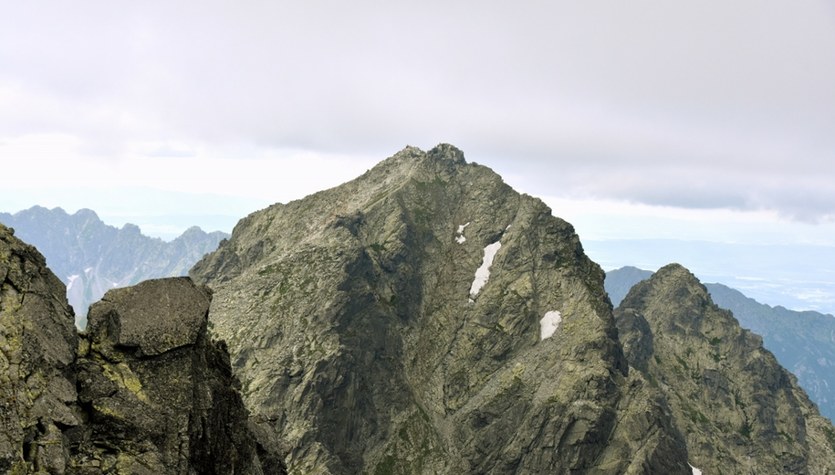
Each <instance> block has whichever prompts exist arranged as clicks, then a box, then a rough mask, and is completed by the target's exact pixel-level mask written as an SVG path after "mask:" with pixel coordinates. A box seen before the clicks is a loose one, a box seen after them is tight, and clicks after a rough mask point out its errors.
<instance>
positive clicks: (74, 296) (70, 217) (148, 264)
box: [0, 206, 228, 329]
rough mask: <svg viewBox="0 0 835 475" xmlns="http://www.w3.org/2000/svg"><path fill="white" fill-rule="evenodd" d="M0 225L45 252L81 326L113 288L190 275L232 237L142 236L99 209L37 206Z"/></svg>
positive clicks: (195, 233) (3, 216) (5, 217)
mask: <svg viewBox="0 0 835 475" xmlns="http://www.w3.org/2000/svg"><path fill="white" fill-rule="evenodd" d="M0 223H3V224H5V225H7V226H10V227H13V228H15V230H16V233H17V236H18V237H19V238H20V239H23V240H24V241H26V242H28V243H30V244H33V245H34V246H36V247H37V248H38V250H39V251H40V252H42V253H43V255H44V256H46V259H47V262H48V264H49V267H50V269H52V271H53V272H55V274H56V275H57V276H58V277H59V278H60V279H61V281H62V282H64V284H66V285H67V298H68V299H69V302H70V305H72V307H73V308H74V309H75V312H76V314H77V317H78V321H77V322H76V323H77V325H78V327H79V328H82V329H83V328H84V327H85V326H86V324H87V320H86V316H87V308H88V307H89V306H90V304H91V303H93V302H95V301H97V300H99V299H100V298H101V297H102V296H103V295H104V293H105V292H107V291H108V290H110V289H112V288H113V287H125V286H129V285H134V284H136V283H139V282H141V281H143V280H145V279H152V278H159V277H175V276H183V275H186V273H187V272H188V269H189V268H190V267H191V266H192V265H194V263H195V262H197V261H198V260H199V259H200V258H201V257H203V255H205V254H206V253H207V252H210V251H213V250H215V249H216V248H217V245H218V243H219V242H220V241H221V240H222V239H224V238H226V237H228V236H227V235H226V234H225V233H221V232H213V233H206V232H204V231H202V230H201V229H200V228H198V227H192V228H189V229H188V230H186V231H185V232H184V233H183V234H182V235H181V236H179V237H178V238H176V239H174V240H173V241H171V242H165V241H163V240H161V239H157V238H151V237H148V236H145V235H143V234H142V233H141V232H140V230H139V228H138V227H137V226H135V225H133V224H125V225H124V226H123V227H122V228H121V229H118V228H115V227H113V226H108V225H107V224H105V223H103V222H102V221H101V220H100V219H99V217H98V216H97V215H96V213H95V212H93V211H92V210H89V209H81V210H79V211H77V212H76V213H75V214H67V213H66V212H65V211H64V210H63V209H61V208H55V209H52V210H49V209H46V208H43V207H40V206H34V207H32V208H29V209H27V210H23V211H20V212H17V213H15V214H8V213H0Z"/></svg>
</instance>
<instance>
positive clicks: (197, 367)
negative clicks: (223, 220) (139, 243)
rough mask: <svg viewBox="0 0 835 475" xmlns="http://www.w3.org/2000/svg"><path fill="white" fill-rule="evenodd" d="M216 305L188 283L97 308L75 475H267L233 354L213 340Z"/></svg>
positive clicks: (149, 287)
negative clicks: (211, 314) (210, 319)
mask: <svg viewBox="0 0 835 475" xmlns="http://www.w3.org/2000/svg"><path fill="white" fill-rule="evenodd" d="M210 301H211V293H210V292H209V290H208V289H206V288H205V287H197V286H195V285H194V283H193V282H192V281H191V279H189V278H187V277H183V278H171V279H158V280H149V281H145V282H142V283H140V284H138V285H136V286H134V287H128V288H124V289H114V290H111V291H109V292H107V293H106V294H105V296H104V298H103V299H102V300H101V301H100V302H98V303H95V304H93V306H92V307H91V309H90V314H89V326H88V328H89V334H88V335H87V337H86V340H85V341H83V342H82V351H81V352H80V354H79V359H78V363H77V367H78V382H79V384H78V387H79V402H80V404H81V405H82V407H84V408H85V409H86V412H87V413H88V414H89V421H87V424H85V425H84V426H82V427H79V428H76V429H74V430H73V431H71V432H70V433H69V434H68V437H69V440H70V444H71V452H72V453H73V457H72V460H71V466H72V468H73V470H74V471H76V472H78V473H98V472H99V471H103V472H105V473H108V472H112V473H148V474H166V473H170V474H185V473H201V474H204V473H205V474H209V473H228V474H231V473H244V474H249V473H263V467H262V464H261V462H260V460H259V454H258V446H257V443H256V441H255V439H254V437H253V435H252V434H251V432H250V430H249V427H248V425H247V424H248V422H247V421H248V414H247V412H246V410H245V409H244V406H243V403H242V402H241V399H240V396H239V394H238V393H237V392H236V391H235V387H236V381H235V380H234V378H233V377H232V374H231V368H230V366H229V361H228V356H227V353H226V351H225V348H224V347H223V345H222V344H216V343H213V342H211V341H210V339H209V338H208V335H207V314H208V309H209V303H210ZM281 471H282V469H281V467H280V466H276V467H275V470H274V471H272V472H269V473H281Z"/></svg>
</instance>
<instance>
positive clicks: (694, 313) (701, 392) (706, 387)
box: [615, 265, 835, 474]
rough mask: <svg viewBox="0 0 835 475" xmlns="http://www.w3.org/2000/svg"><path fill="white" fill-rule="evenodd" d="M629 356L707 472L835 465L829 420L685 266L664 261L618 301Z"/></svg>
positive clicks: (812, 469) (834, 434) (825, 469)
mask: <svg viewBox="0 0 835 475" xmlns="http://www.w3.org/2000/svg"><path fill="white" fill-rule="evenodd" d="M615 320H616V322H617V325H618V330H619V332H620V339H621V342H622V343H623V347H624V351H625V353H626V356H627V358H628V360H629V363H630V365H631V366H632V367H633V368H634V369H636V370H637V371H639V372H641V373H642V374H643V375H644V376H645V377H646V378H647V379H648V380H650V381H651V382H652V385H653V386H654V387H657V388H659V389H661V390H662V391H663V393H664V394H665V396H666V399H667V401H668V402H669V404H670V407H671V409H672V412H673V416H674V421H675V425H676V427H678V429H679V430H680V431H681V432H682V433H683V434H684V437H685V440H686V441H687V449H688V452H689V454H690V459H691V463H692V464H693V465H695V466H698V467H699V468H700V469H702V470H703V471H704V473H711V474H713V473H717V474H721V473H727V474H769V473H774V474H781V473H813V474H825V473H835V430H833V428H832V425H831V424H830V422H829V421H828V420H827V419H826V418H824V417H822V416H820V414H818V411H817V408H816V407H815V405H814V404H813V403H812V402H811V401H809V399H808V397H807V396H806V394H805V393H804V392H803V390H802V389H800V387H799V386H798V385H797V382H796V379H795V378H794V376H792V375H791V374H790V373H789V372H788V371H786V370H785V369H783V368H782V367H781V366H780V365H779V364H778V363H777V360H776V359H775V358H774V356H773V355H772V354H771V353H770V352H769V351H767V350H766V349H764V348H763V346H762V339H761V338H760V337H759V336H757V335H755V334H753V333H751V332H749V331H747V330H744V329H742V328H741V327H740V326H739V323H738V322H737V321H736V319H735V318H734V317H733V315H732V314H731V313H730V312H728V311H727V310H723V309H721V308H719V307H718V306H716V305H715V304H714V303H713V301H712V300H711V298H710V296H709V295H708V292H707V289H706V288H705V287H704V286H703V285H701V283H699V281H698V280H697V279H696V278H695V276H693V275H692V274H691V273H690V272H689V271H688V270H687V269H685V268H683V267H681V266H679V265H669V266H666V267H664V268H662V269H660V270H658V272H656V273H655V274H654V275H653V276H652V277H651V278H650V279H649V280H646V281H642V282H640V283H638V284H637V285H635V287H633V288H632V290H630V291H629V293H628V294H627V296H626V297H625V298H624V299H623V301H622V302H621V304H620V306H619V307H618V308H617V310H616V311H615Z"/></svg>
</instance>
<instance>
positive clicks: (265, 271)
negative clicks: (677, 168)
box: [191, 144, 687, 475]
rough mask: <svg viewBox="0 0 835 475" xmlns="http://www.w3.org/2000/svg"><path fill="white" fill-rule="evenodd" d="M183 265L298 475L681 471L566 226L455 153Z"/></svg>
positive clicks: (682, 462) (237, 234)
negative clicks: (204, 292)
mask: <svg viewBox="0 0 835 475" xmlns="http://www.w3.org/2000/svg"><path fill="white" fill-rule="evenodd" d="M191 275H192V276H193V278H195V280H197V281H198V282H200V283H206V284H208V285H209V286H210V287H211V288H212V289H213V290H214V292H215V294H214V295H215V298H214V299H213V301H212V307H211V310H210V318H211V321H212V323H213V329H214V331H215V332H216V334H217V335H218V336H219V337H220V338H222V339H224V340H225V341H226V342H227V343H228V345H229V349H230V351H231V354H232V361H233V365H234V367H235V368H236V371H237V374H238V375H239V376H240V378H241V381H242V385H243V387H244V388H245V389H244V393H245V395H246V396H245V397H246V401H247V404H248V406H249V408H250V410H251V411H252V413H253V414H256V417H259V418H261V419H262V420H265V421H281V422H280V423H275V422H269V423H268V424H269V425H270V426H269V427H266V428H265V430H267V431H270V432H272V433H273V434H274V435H275V436H276V437H278V438H281V439H282V441H283V443H284V444H285V445H286V446H287V447H292V449H291V453H290V454H288V462H289V464H290V470H291V472H292V471H295V472H298V473H330V474H334V475H337V474H347V473H409V474H412V473H415V474H416V473H454V472H461V473H513V472H514V471H515V470H514V469H513V467H516V469H518V470H520V471H524V472H528V473H569V472H578V473H579V472H593V471H595V470H599V471H600V472H601V473H627V472H630V471H631V470H635V469H637V467H641V466H644V467H647V466H649V467H652V468H654V469H655V470H654V471H656V472H657V473H683V470H685V469H686V467H687V465H686V460H687V456H686V453H685V452H684V448H683V443H679V442H680V435H678V434H677V433H676V432H675V431H674V430H673V429H672V427H671V426H670V425H669V424H668V423H667V422H669V420H668V419H665V417H666V416H665V415H664V411H663V408H662V407H661V406H660V404H655V403H656V402H657V401H656V400H655V399H653V395H654V394H657V393H655V392H654V390H652V389H651V388H648V387H646V386H643V389H641V390H640V391H642V392H640V394H638V393H636V391H639V389H638V388H641V387H642V386H641V383H640V382H637V381H636V382H635V384H632V382H631V381H630V382H627V378H628V375H627V374H626V360H625V358H624V356H623V352H622V351H621V348H620V346H619V345H618V343H617V339H616V330H615V326H614V321H613V319H612V314H611V307H610V306H609V305H608V302H607V300H606V296H605V292H604V291H603V286H602V283H603V272H602V270H601V269H600V267H599V266H597V265H596V264H594V263H593V262H591V261H590V260H589V259H588V257H587V256H586V255H585V254H584V253H583V250H582V246H581V245H580V241H579V238H578V237H577V235H576V234H575V232H574V229H573V228H572V227H571V225H569V224H568V223H566V222H565V221H563V220H561V219H559V218H556V217H554V216H553V215H552V214H551V212H550V210H549V209H548V208H547V206H545V205H544V203H542V201H540V200H538V199H536V198H533V197H530V196H527V195H521V194H519V193H517V192H516V191H514V190H513V189H512V188H511V187H509V186H508V185H507V184H505V183H504V182H503V181H502V179H501V177H500V176H499V175H497V174H496V173H494V172H493V171H492V170H490V169H489V168H488V167H485V166H481V165H477V164H473V163H470V164H467V163H466V161H465V159H464V154H463V153H462V152H461V151H460V150H459V149H457V148H455V147H453V146H451V145H448V144H441V145H439V146H437V147H435V148H433V149H432V150H430V151H429V152H423V151H421V150H419V149H416V148H414V147H408V148H406V149H404V150H401V151H400V152H398V153H397V154H395V155H394V156H393V157H390V158H388V159H386V160H384V161H383V162H381V163H380V164H378V165H377V166H375V167H374V168H372V169H371V170H369V171H368V172H367V173H366V174H364V175H363V176H361V177H359V178H358V179H355V180H352V181H350V182H348V183H345V184H343V185H340V186H338V187H336V188H332V189H330V190H325V191H322V192H319V193H316V194H313V195H310V196H308V197H306V198H304V199H301V200H297V201H295V202H290V203H288V204H287V205H282V206H272V207H270V208H267V209H265V210H262V211H259V212H256V213H253V214H251V215H250V216H248V217H247V218H245V219H244V220H242V221H241V222H240V223H239V224H238V225H237V226H236V227H235V230H234V232H233V234H232V237H231V238H230V239H229V240H228V241H226V242H224V243H222V244H221V246H220V247H219V249H218V250H217V251H216V252H215V253H213V254H211V255H209V256H207V257H205V258H204V259H203V260H202V261H200V262H199V263H198V264H196V265H195V266H194V267H193V268H192V271H191ZM381 382H385V383H384V384H381ZM645 396H646V397H645ZM647 398H649V399H652V400H651V401H650V402H649V403H646V404H648V405H644V404H645V401H646V400H647ZM637 401H640V404H639V405H640V408H639V407H638V405H635V403H636V402H637ZM613 407H618V408H619V411H620V412H619V413H618V414H617V415H615V412H614V411H611V410H610V409H609V408H613ZM633 410H634V412H633ZM647 410H649V411H650V413H651V415H650V416H647V412H646V411H647ZM616 420H617V423H616V422H615V421H616ZM279 424H280V425H279ZM650 431H651V432H652V433H653V434H658V435H659V436H658V438H657V439H656V438H653V439H652V440H642V437H644V436H645V435H647V433H648V432H650ZM601 438H602V439H601ZM598 440H606V441H614V442H612V443H593V442H589V441H598ZM638 440H641V447H640V448H639V447H638V446H637V445H635V443H633V442H634V441H638ZM638 452H640V453H639V454H638V455H633V454H634V453H638ZM403 461H408V463H406V464H404V463H403ZM401 464H402V465H403V470H400V469H399V468H394V467H400V465H401ZM407 465H408V466H407Z"/></svg>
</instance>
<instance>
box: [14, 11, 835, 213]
mask: <svg viewBox="0 0 835 475" xmlns="http://www.w3.org/2000/svg"><path fill="white" fill-rule="evenodd" d="M399 3H405V2H388V3H384V4H380V3H379V2H369V1H358V2H351V3H338V2H330V1H322V0H313V1H309V2H267V1H252V2H245V3H237V4H235V3H230V2H219V1H208V2H196V1H184V2H159V1H148V2H131V3H128V4H124V3H122V4H118V5H117V4H115V3H113V2H107V1H90V2H85V5H84V6H83V7H82V6H80V5H78V4H71V3H67V2H59V1H53V2H18V3H16V4H14V5H10V6H7V8H5V9H4V14H3V16H2V18H0V157H1V158H0V160H3V161H6V160H16V159H25V158H27V157H29V156H33V155H27V154H37V153H40V152H39V149H43V150H47V149H48V150H49V151H50V153H51V154H53V155H62V156H65V157H66V158H67V159H68V160H73V159H77V157H97V159H101V160H103V162H102V163H107V164H112V163H118V162H119V161H120V160H122V161H124V160H128V159H136V158H141V157H151V158H156V159H164V158H165V157H172V158H183V157H194V158H197V159H201V158H214V159H217V158H223V159H252V158H255V157H262V158H263V157H268V156H271V154H274V153H275V151H276V150H285V151H286V150H295V151H305V152H307V154H308V155H309V154H310V153H313V154H316V153H322V154H335V153H339V154H344V155H346V156H352V157H356V156H363V157H367V156H376V157H378V158H382V157H384V156H386V155H388V154H391V153H393V152H394V151H396V150H398V149H399V148H401V147H402V146H404V145H406V144H414V145H418V146H421V147H431V146H432V145H434V144H435V143H437V142H441V141H446V142H451V143H455V144H456V145H458V146H459V147H461V148H462V149H464V150H465V152H467V155H468V157H469V158H471V159H475V160H477V161H479V162H483V163H486V164H488V165H490V166H492V167H493V168H495V169H496V170H497V171H499V172H501V173H503V174H505V175H508V176H516V177H517V179H518V181H519V182H520V183H523V187H524V188H525V189H526V190H528V191H529V192H531V193H538V194H547V195H558V196H574V197H583V198H605V199H616V200H626V201H632V202H636V203H647V204H660V205H669V206H678V207H688V208H733V209H765V210H774V211H777V212H779V213H781V214H782V215H784V216H787V217H791V218H793V219H798V220H804V221H818V220H827V219H832V218H833V217H835V187H833V186H832V185H831V184H832V183H833V182H835V156H833V155H835V152H833V151H835V88H833V87H832V85H833V84H835V8H833V7H832V5H831V3H829V2H826V1H824V0H819V1H815V0H809V1H804V2H791V3H787V2H784V1H778V0H762V1H755V0H741V1H737V2H731V3H728V2H720V1H718V0H706V1H703V2H689V3H688V4H687V5H684V4H681V2H677V3H675V4H672V3H670V2H663V1H660V0H655V1H636V2H618V1H615V0H606V1H594V0H592V1H588V2H567V1H566V2H563V1H558V2H545V1H531V2H523V3H522V4H518V3H517V4H507V5H501V4H500V5H494V4H485V3H484V2H474V1H464V2H436V1H427V2H409V3H410V4H408V5H402V4H399ZM56 136H58V137H64V138H67V137H69V138H70V139H68V140H65V142H66V143H65V144H64V145H63V147H64V148H61V147H55V146H53V145H54V144H51V145H50V144H46V145H43V146H39V145H38V144H37V143H38V140H40V139H39V138H42V137H56ZM27 140H28V141H29V142H35V145H32V146H30V147H29V148H28V149H26V151H21V150H22V149H21V147H20V144H21V143H24V142H26V141H27ZM4 144H5V145H4ZM12 151H14V153H15V156H11V152H12ZM299 166H303V164H300V165H299Z"/></svg>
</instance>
